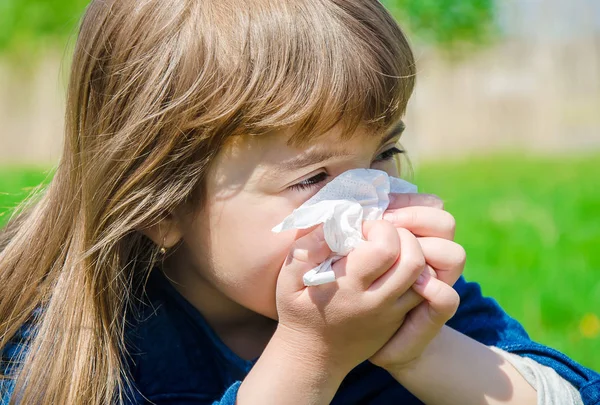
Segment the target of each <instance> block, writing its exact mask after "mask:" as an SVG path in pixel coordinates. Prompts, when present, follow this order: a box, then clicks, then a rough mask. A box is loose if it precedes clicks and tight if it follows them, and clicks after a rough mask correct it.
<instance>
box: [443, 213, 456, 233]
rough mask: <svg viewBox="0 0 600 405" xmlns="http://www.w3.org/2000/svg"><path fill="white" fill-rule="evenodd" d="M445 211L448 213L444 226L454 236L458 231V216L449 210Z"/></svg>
mask: <svg viewBox="0 0 600 405" xmlns="http://www.w3.org/2000/svg"><path fill="white" fill-rule="evenodd" d="M444 212H445V213H446V215H445V216H446V218H445V219H444V228H445V229H447V230H448V233H449V234H450V235H451V236H452V237H454V234H455V232H456V218H454V216H453V215H452V214H450V213H448V212H447V211H444Z"/></svg>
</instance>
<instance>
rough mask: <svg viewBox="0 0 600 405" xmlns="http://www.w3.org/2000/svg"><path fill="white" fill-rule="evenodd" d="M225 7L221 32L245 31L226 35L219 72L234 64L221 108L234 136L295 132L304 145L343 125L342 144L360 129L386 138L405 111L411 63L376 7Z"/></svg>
mask: <svg viewBox="0 0 600 405" xmlns="http://www.w3.org/2000/svg"><path fill="white" fill-rule="evenodd" d="M226 3H228V2H219V3H214V5H215V7H218V8H219V9H221V13H229V17H228V18H230V19H231V18H232V15H235V16H234V17H233V18H236V21H230V23H229V24H225V25H224V26H227V27H232V26H237V27H238V29H237V30H236V31H234V32H235V33H233V34H232V31H230V32H229V35H224V36H221V38H222V40H223V41H229V43H222V44H221V47H222V49H223V51H222V52H220V55H222V58H221V59H222V60H221V63H220V65H221V66H222V67H225V68H226V67H227V66H231V65H232V64H235V68H233V69H231V70H230V71H229V72H228V74H225V77H228V78H229V80H227V82H228V83H227V84H226V85H225V88H226V90H225V92H226V93H227V95H226V97H225V98H224V99H223V100H221V102H223V103H225V105H226V106H227V108H229V114H226V115H227V116H229V117H230V119H231V118H233V117H235V121H236V122H237V123H238V124H239V126H238V131H236V132H239V133H245V134H251V135H258V134H261V133H266V132H270V131H274V130H281V129H286V128H293V129H294V135H293V136H292V137H291V139H290V142H291V143H294V144H297V145H300V144H305V143H306V142H307V141H309V140H310V139H312V138H314V137H317V136H319V135H321V134H324V133H326V132H327V131H329V130H330V129H332V128H333V127H334V126H336V125H338V124H340V125H342V128H343V133H342V137H344V138H347V137H350V136H352V134H353V133H354V132H355V130H356V129H357V128H358V127H359V126H360V127H366V128H368V129H370V130H373V131H374V132H377V133H379V132H380V131H382V130H386V129H387V128H389V127H391V126H392V125H393V124H394V123H395V122H397V121H398V120H400V118H401V117H402V115H403V114H404V113H405V111H406V105H407V103H408V99H409V97H410V95H411V93H412V90H413V87H414V83H415V73H416V69H415V64H414V58H413V54H412V51H411V49H410V46H409V44H408V42H407V39H406V37H405V36H404V34H403V33H402V31H401V29H400V28H399V27H398V25H397V24H396V22H395V21H394V19H393V18H392V17H391V16H390V15H389V13H388V12H387V11H386V10H385V8H384V7H383V6H382V5H381V4H380V3H379V2H376V1H356V2H354V1H352V2H349V1H341V0H338V1H314V0H313V1H307V0H306V1H303V0H294V1H291V0H289V1H281V0H277V1H274V0H273V1H266V2H265V1H258V0H256V1H250V2H249V4H248V5H247V7H246V8H244V9H243V10H241V8H240V7H239V6H238V7H236V6H232V5H229V7H228V6H227V4H226ZM265 3H268V6H265ZM223 10H226V11H223ZM236 13H237V14H236ZM237 33H239V34H237ZM231 35H234V36H236V35H237V36H238V38H232V37H231ZM232 44H238V47H237V51H232V49H231V45H232ZM214 110H215V109H213V111H214Z"/></svg>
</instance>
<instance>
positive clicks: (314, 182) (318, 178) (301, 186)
mask: <svg viewBox="0 0 600 405" xmlns="http://www.w3.org/2000/svg"><path fill="white" fill-rule="evenodd" d="M328 177H329V175H328V174H327V173H326V172H321V173H319V174H317V175H315V176H313V177H311V178H310V179H306V180H303V181H301V182H300V183H297V184H294V185H292V186H290V189H292V190H306V189H309V188H313V187H316V186H318V185H319V183H321V182H323V181H325V180H327V178H328Z"/></svg>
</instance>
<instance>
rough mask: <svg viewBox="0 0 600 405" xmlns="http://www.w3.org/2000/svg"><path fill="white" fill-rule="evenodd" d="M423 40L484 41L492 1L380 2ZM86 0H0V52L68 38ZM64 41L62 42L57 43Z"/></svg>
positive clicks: (445, 44) (443, 43) (449, 43)
mask: <svg viewBox="0 0 600 405" xmlns="http://www.w3.org/2000/svg"><path fill="white" fill-rule="evenodd" d="M381 2H382V4H384V5H385V6H386V7H387V8H388V9H389V10H390V11H391V12H392V13H393V14H394V16H395V17H396V18H397V19H398V20H399V21H400V23H401V25H402V26H403V27H405V28H407V29H408V31H410V32H411V34H413V36H415V37H416V39H417V40H418V41H419V42H423V43H425V44H428V45H434V46H437V47H439V48H441V49H446V50H449V49H455V48H457V47H460V46H463V45H469V44H470V45H472V44H482V43H486V42H487V40H488V39H490V38H491V35H490V34H492V33H493V31H494V29H493V27H494V4H493V3H494V0H381ZM87 3H88V0H0V51H6V50H13V51H17V52H19V51H20V50H21V51H23V50H24V51H25V52H28V51H31V50H32V48H35V47H38V46H40V45H42V46H43V45H45V44H47V43H48V42H53V41H54V42H57V41H64V39H65V38H66V37H67V36H68V35H69V34H71V33H72V32H74V29H75V27H76V26H77V21H78V19H79V17H80V15H81V13H82V12H83V10H84V8H85V6H86V4H87ZM59 43H60V42H59Z"/></svg>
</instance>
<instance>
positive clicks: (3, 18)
mask: <svg viewBox="0 0 600 405" xmlns="http://www.w3.org/2000/svg"><path fill="white" fill-rule="evenodd" d="M87 3H88V1H87V0H0V51H6V50H10V51H16V52H19V51H20V50H21V49H22V48H27V50H31V49H32V48H35V47H37V46H39V45H43V44H44V43H47V42H53V41H61V42H62V41H64V39H65V37H67V36H68V35H69V34H71V33H72V32H74V30H75V27H76V26H77V22H78V21H79V17H80V16H81V13H82V12H83V10H84V8H85V6H86V4H87Z"/></svg>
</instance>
